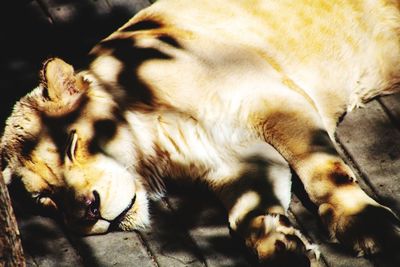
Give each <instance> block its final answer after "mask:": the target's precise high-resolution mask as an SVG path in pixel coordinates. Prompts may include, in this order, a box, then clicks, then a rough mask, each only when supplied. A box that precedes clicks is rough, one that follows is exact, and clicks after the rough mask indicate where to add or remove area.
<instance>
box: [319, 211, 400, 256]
mask: <svg viewBox="0 0 400 267" xmlns="http://www.w3.org/2000/svg"><path fill="white" fill-rule="evenodd" d="M319 213H320V215H321V218H322V221H323V222H324V223H325V224H326V226H327V227H328V230H329V232H330V235H331V237H332V238H335V239H337V240H338V241H339V242H340V243H342V244H343V245H344V246H346V247H348V248H350V249H352V250H353V251H354V252H355V253H356V254H357V256H366V255H372V254H377V253H379V252H389V253H391V252H392V250H393V248H396V247H397V248H398V247H399V246H400V221H399V219H398V218H397V217H396V215H395V214H394V213H393V212H392V211H391V210H390V209H389V208H386V207H384V206H378V205H371V204H370V205H366V206H365V207H364V208H363V209H361V210H360V211H358V212H355V213H351V212H350V213H349V212H347V213H346V212H344V211H342V210H340V209H335V208H334V207H333V206H332V205H330V204H323V205H321V206H320V208H319Z"/></svg>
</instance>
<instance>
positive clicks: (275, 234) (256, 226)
mask: <svg viewBox="0 0 400 267" xmlns="http://www.w3.org/2000/svg"><path fill="white" fill-rule="evenodd" d="M240 162H241V163H240V167H239V171H235V172H234V174H233V175H232V177H231V178H230V179H229V180H226V181H225V182H224V183H223V184H216V183H214V184H213V186H212V188H213V189H214V191H215V192H216V193H217V195H218V196H219V198H220V199H221V200H222V202H223V204H224V205H225V207H226V209H227V211H228V218H229V224H230V228H231V230H233V232H234V233H235V234H236V235H237V236H239V237H241V238H242V239H243V240H244V242H245V243H246V246H247V247H248V248H249V249H250V250H251V251H252V252H253V253H254V254H256V256H257V257H258V259H259V261H260V262H261V263H262V264H263V265H264V264H265V265H266V266H309V264H310V263H309V259H308V255H307V254H308V252H314V253H316V254H318V251H317V249H316V246H315V245H313V244H311V243H310V242H309V241H308V240H307V239H306V238H305V237H304V236H303V235H302V234H301V233H300V231H299V230H297V229H296V228H294V227H293V226H292V225H291V223H290V221H289V219H288V218H287V213H286V211H287V209H288V206H289V202H290V196H291V171H290V169H289V166H288V165H287V163H286V162H285V160H284V159H283V158H282V156H280V154H279V153H278V152H277V151H276V150H275V149H273V148H272V147H270V146H268V145H267V144H265V143H263V149H262V151H260V152H259V153H256V154H253V155H250V156H244V157H243V158H242V159H241V160H240Z"/></svg>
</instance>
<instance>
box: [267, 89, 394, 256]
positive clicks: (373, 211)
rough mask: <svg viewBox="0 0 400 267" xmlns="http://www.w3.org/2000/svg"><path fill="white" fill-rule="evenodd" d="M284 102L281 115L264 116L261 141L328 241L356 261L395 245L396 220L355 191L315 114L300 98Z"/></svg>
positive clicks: (356, 187) (350, 174)
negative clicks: (298, 187) (313, 210)
mask: <svg viewBox="0 0 400 267" xmlns="http://www.w3.org/2000/svg"><path fill="white" fill-rule="evenodd" d="M284 101H286V102H287V103H288V104H287V105H286V108H285V109H282V106H278V107H277V108H276V109H274V108H273V105H270V106H269V109H268V110H267V111H266V112H265V113H263V115H265V117H264V119H263V122H262V123H261V125H262V127H260V128H262V129H261V131H262V135H263V137H264V138H265V140H266V141H267V142H269V143H271V144H272V145H273V146H274V147H275V148H276V149H277V150H278V151H279V152H280V153H281V154H282V155H283V156H284V157H285V159H286V160H287V161H288V162H289V164H290V165H291V167H292V168H293V169H294V171H295V172H296V173H297V175H298V176H299V177H300V179H301V181H302V183H303V184H304V187H305V190H306V191H307V193H308V195H309V197H310V199H311V201H313V202H314V204H315V205H316V206H317V207H318V210H319V215H320V216H321V219H322V221H323V222H324V224H325V225H326V227H327V228H328V230H329V232H330V234H331V235H332V237H335V238H337V239H338V240H339V241H341V242H342V243H343V244H345V245H346V246H348V247H350V248H352V249H353V250H355V251H356V252H357V253H358V255H363V254H371V253H375V252H377V251H379V250H382V249H385V248H386V247H385V246H386V245H388V244H389V243H390V242H394V244H399V242H400V241H399V240H400V232H399V229H400V228H399V221H398V219H397V218H396V216H395V215H394V214H393V212H392V211H391V210H390V209H389V208H387V207H384V206H382V205H380V204H378V203H377V202H376V201H375V200H374V199H372V198H371V197H369V196H368V195H367V194H366V193H365V192H364V191H363V190H362V189H361V188H360V186H359V185H358V183H357V181H356V178H355V175H354V173H353V172H352V170H351V169H350V168H349V167H348V166H347V165H346V164H345V162H344V161H343V160H342V159H341V157H340V156H339V154H338V153H337V151H336V150H335V147H334V144H333V142H332V141H331V139H330V138H329V135H328V133H327V132H326V130H325V129H324V125H323V123H322V121H321V119H320V117H319V115H318V113H317V111H316V110H315V109H314V108H313V107H312V106H311V105H310V104H309V103H308V102H307V101H304V100H303V101H302V100H301V99H300V98H295V97H294V98H293V99H290V98H289V97H287V96H286V98H285V100H284ZM331 134H332V133H331ZM377 218H379V220H377Z"/></svg>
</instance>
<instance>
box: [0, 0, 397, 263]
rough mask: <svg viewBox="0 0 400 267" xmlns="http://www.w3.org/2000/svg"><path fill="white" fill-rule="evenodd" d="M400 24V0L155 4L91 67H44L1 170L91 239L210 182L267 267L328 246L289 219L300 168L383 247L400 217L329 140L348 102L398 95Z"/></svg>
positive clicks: (326, 216)
mask: <svg viewBox="0 0 400 267" xmlns="http://www.w3.org/2000/svg"><path fill="white" fill-rule="evenodd" d="M177 10H179V12H176V11H177ZM399 27H400V11H399V3H398V2H397V1H384V0H371V1H362V0H354V1H346V0H340V1H329V0H298V1H292V0H280V1H272V0H251V1H249V0H217V1H215V0H203V1H179V0H160V1H157V2H156V3H155V4H153V5H152V6H151V7H149V8H147V9H145V10H143V11H141V12H139V13H138V14H137V15H136V16H135V17H133V18H132V19H131V20H130V21H129V22H128V23H127V24H125V25H124V26H122V27H121V28H120V29H119V30H118V31H116V32H115V33H113V34H112V35H111V36H109V37H108V38H106V39H105V40H103V41H102V42H100V43H99V44H98V45H96V46H95V47H94V48H93V50H92V51H91V53H90V58H91V60H90V61H89V63H88V65H87V67H86V69H85V70H83V71H81V72H79V73H75V71H74V70H73V67H72V66H70V65H69V64H68V63H66V62H64V61H62V60H61V59H58V58H55V59H50V60H48V61H46V62H45V64H44V67H43V70H42V83H41V85H40V86H39V87H38V88H36V89H34V90H33V91H32V92H31V93H29V94H28V95H27V96H25V97H23V98H22V99H21V100H20V101H19V102H17V104H16V105H15V107H14V111H13V113H12V115H11V117H10V118H9V119H8V120H7V126H6V128H5V131H4V135H3V137H2V141H1V146H0V150H1V151H0V152H1V155H2V156H3V158H4V159H5V161H6V162H7V166H6V168H5V170H4V171H3V175H4V176H5V177H6V179H7V180H9V181H11V180H12V179H13V178H19V179H21V181H22V183H23V184H24V186H25V189H26V190H27V191H28V192H29V193H30V194H31V195H32V197H34V198H39V201H38V202H39V203H41V204H43V205H50V206H59V207H61V208H60V209H61V212H64V213H65V214H66V220H67V223H68V224H70V225H71V227H72V228H73V229H75V230H78V231H81V232H84V233H86V234H91V233H101V232H105V231H107V230H108V229H109V227H110V225H111V224H117V226H119V227H120V228H121V229H124V230H132V229H137V228H140V227H143V226H145V225H146V224H148V221H149V215H148V207H147V203H148V198H149V197H153V198H157V197H159V196H161V195H162V194H163V193H164V190H165V189H164V179H165V177H170V178H173V179H191V180H193V181H195V180H200V181H202V182H204V183H206V184H208V185H209V187H210V189H211V190H213V191H215V193H216V194H217V195H218V196H219V198H220V199H221V201H222V203H223V204H224V205H225V207H226V208H227V212H228V214H229V224H230V227H231V228H232V230H234V231H236V232H237V233H238V234H239V235H240V236H241V237H242V238H243V239H244V241H245V243H246V244H247V246H248V247H249V249H250V250H252V251H253V252H254V253H255V254H256V255H257V256H258V257H259V259H260V261H261V262H263V263H271V264H272V263H273V264H278V265H279V263H282V262H286V263H287V259H288V258H291V257H293V259H297V258H298V259H299V261H297V262H296V261H295V262H296V264H300V265H301V264H304V265H307V264H308V260H306V259H305V258H304V257H303V256H304V254H305V253H306V251H307V250H315V251H317V250H316V249H315V247H314V246H313V245H312V244H310V243H309V242H308V241H307V240H306V239H305V238H304V237H303V236H302V235H301V234H300V232H299V231H298V230H296V229H295V228H293V227H292V226H291V225H290V224H289V225H288V224H287V223H285V222H286V220H285V219H282V218H284V216H285V212H286V210H287V208H288V205H289V200H290V176H291V173H290V170H289V165H290V166H291V167H292V168H293V170H294V171H295V172H296V173H297V175H298V176H299V177H300V179H301V181H302V182H303V184H304V187H305V189H306V191H307V193H308V194H309V196H310V199H311V200H312V201H313V202H314V204H315V205H316V206H317V207H318V208H319V213H320V216H321V218H322V220H323V221H324V223H325V224H326V226H327V228H328V230H329V232H330V233H331V235H332V237H336V238H338V239H339V240H340V241H341V242H343V243H344V244H345V245H347V246H349V247H351V248H353V249H354V250H355V251H357V252H358V253H359V254H363V253H373V252H376V251H378V250H381V249H384V248H385V243H387V242H388V240H389V239H390V241H393V240H394V241H393V242H399V239H400V234H399V229H400V228H399V224H398V220H397V218H396V217H395V215H394V214H393V213H392V212H391V211H390V210H389V209H388V208H386V207H383V206H381V205H380V204H378V203H377V202H376V201H375V200H373V199H372V198H370V197H369V196H368V195H367V194H366V193H365V192H364V191H362V190H361V188H360V187H359V186H358V184H357V181H356V178H355V175H354V173H353V172H352V170H351V169H350V168H349V167H348V166H347V165H346V164H345V163H344V161H343V160H342V159H341V158H340V157H339V155H338V153H337V152H336V150H335V148H334V145H333V142H334V138H333V137H334V133H335V128H336V125H337V123H338V119H339V117H340V116H341V115H343V113H345V112H346V111H351V110H352V109H353V108H355V107H358V106H360V105H362V103H364V102H366V101H368V100H370V99H371V98H373V97H375V96H378V95H384V94H389V93H393V92H395V91H398V83H399V79H400V36H399ZM68 136H70V137H68ZM71 136H72V139H71ZM68 140H69V141H68ZM71 140H75V141H73V142H72V141H71ZM44 192H45V194H44ZM99 198H100V200H101V201H99ZM99 203H100V204H99ZM96 205H99V206H98V207H97V206H96ZM96 208H97V209H96ZM377 214H378V215H379V216H380V217H381V221H380V222H379V223H377V224H376V225H375V226H374V227H373V228H376V229H371V227H370V220H374V216H376V215H377ZM282 216H283V217H282ZM83 221H85V223H84V224H82V222H83ZM355 229H357V230H355ZM383 229H385V230H383ZM294 240H295V241H294ZM316 254H318V252H316ZM289 256H290V257H289ZM288 264H289V263H288ZM290 264H291V263H290Z"/></svg>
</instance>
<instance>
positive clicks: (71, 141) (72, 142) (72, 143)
mask: <svg viewBox="0 0 400 267" xmlns="http://www.w3.org/2000/svg"><path fill="white" fill-rule="evenodd" d="M77 145H78V134H77V133H76V130H72V131H71V133H70V135H69V137H68V143H67V147H66V151H65V153H66V155H67V157H68V158H69V160H70V161H72V162H74V161H75V154H76V148H77Z"/></svg>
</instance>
